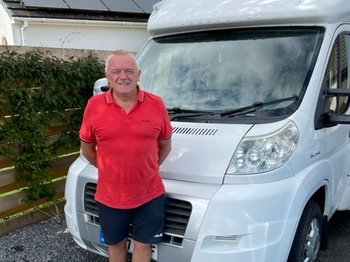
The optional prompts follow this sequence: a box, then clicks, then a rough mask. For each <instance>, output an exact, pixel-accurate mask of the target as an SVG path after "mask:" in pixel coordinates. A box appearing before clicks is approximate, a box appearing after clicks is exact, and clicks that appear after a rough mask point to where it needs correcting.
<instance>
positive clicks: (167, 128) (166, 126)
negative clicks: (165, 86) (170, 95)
mask: <svg viewBox="0 0 350 262" xmlns="http://www.w3.org/2000/svg"><path fill="white" fill-rule="evenodd" d="M160 111H161V114H162V121H163V127H162V130H161V132H160V134H159V139H160V140H166V139H169V138H170V137H171V136H172V134H173V128H172V126H171V122H170V119H169V114H168V110H167V109H166V106H165V104H164V102H163V100H162V99H160Z"/></svg>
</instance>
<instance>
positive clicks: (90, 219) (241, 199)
mask: <svg viewBox="0 0 350 262" xmlns="http://www.w3.org/2000/svg"><path fill="white" fill-rule="evenodd" d="M75 164H76V170H77V171H79V172H78V173H77V172H75V169H74V168H71V170H70V174H69V175H68V180H67V183H69V185H68V186H67V187H66V190H68V192H66V201H67V204H66V207H65V212H66V220H67V226H68V229H69V231H70V232H71V233H72V235H73V237H74V239H75V241H76V242H77V243H78V244H79V245H80V246H81V247H83V248H85V249H87V250H90V251H92V252H95V253H98V254H101V255H104V256H107V248H106V246H104V245H102V244H100V240H99V230H100V226H99V223H98V215H97V213H95V212H94V211H92V210H91V209H89V207H88V204H89V203H90V202H87V200H86V199H87V193H86V188H87V185H89V186H91V185H94V184H95V183H96V180H97V174H96V169H95V168H93V167H92V166H91V165H86V164H84V161H82V160H81V159H80V160H79V159H78V160H77V161H76V163H75ZM82 165H83V167H81V166H82ZM78 167H80V168H78ZM164 183H165V187H166V191H167V194H168V197H169V198H171V199H174V200H176V203H175V204H174V205H175V206H176V210H175V211H174V212H175V213H176V216H178V217H179V218H178V219H177V220H176V221H175V222H174V221H171V222H172V225H171V227H176V226H177V225H179V227H183V224H184V223H185V229H184V230H183V232H182V233H179V234H177V233H176V231H171V232H170V233H169V234H165V236H166V237H165V241H164V242H163V243H161V244H159V245H158V255H157V257H158V261H160V262H178V261H183V262H187V261H191V262H202V261H206V262H210V261H213V262H214V261H215V262H216V261H220V262H225V261H230V262H232V261H245V262H255V261H256V262H264V261H265V262H273V261H276V262H281V261H286V259H287V257H288V253H289V249H290V246H291V243H292V240H293V236H294V232H295V229H296V227H297V223H298V220H299V219H298V218H299V216H300V208H295V207H293V203H295V202H299V203H303V201H300V199H299V200H298V198H302V197H303V195H304V196H305V192H300V190H302V188H303V187H302V186H300V181H298V180H296V179H294V178H293V177H291V178H288V179H284V180H280V181H276V182H269V183H261V184H248V185H237V184H236V185H212V184H199V183H189V182H182V181H175V180H168V179H165V180H164ZM90 200H91V198H90ZM87 203H88V204H87ZM92 204H93V203H92ZM189 206H190V211H189ZM172 211H173V210H172ZM186 212H189V215H188V218H187V220H186V221H184V222H183V221H182V220H183V217H181V216H182V215H183V214H182V213H186ZM170 220H173V217H171V218H170ZM170 220H169V221H170Z"/></svg>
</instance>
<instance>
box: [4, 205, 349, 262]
mask: <svg viewBox="0 0 350 262" xmlns="http://www.w3.org/2000/svg"><path fill="white" fill-rule="evenodd" d="M329 234H330V239H329V248H328V249H327V250H326V251H321V254H320V259H319V262H348V261H350V245H349V243H350V211H346V212H339V213H337V214H336V215H335V216H334V218H333V219H332V220H331V222H330V228H329ZM0 261H1V262H36V261H38V262H66V261H67V262H68V261H69V262H70V261H82V262H107V261H108V260H107V258H105V257H101V256H98V255H96V254H94V253H92V252H87V251H85V250H83V249H82V248H80V247H79V246H78V245H77V244H75V242H74V241H73V239H72V237H71V235H70V234H69V232H68V231H67V227H66V223H65V220H64V216H63V215H62V216H61V223H58V222H57V220H55V219H50V220H47V221H44V222H41V223H38V224H34V225H31V226H28V227H26V228H23V229H20V230H17V231H15V232H12V233H10V234H8V235H5V236H3V237H1V238H0ZM179 262H181V261H179Z"/></svg>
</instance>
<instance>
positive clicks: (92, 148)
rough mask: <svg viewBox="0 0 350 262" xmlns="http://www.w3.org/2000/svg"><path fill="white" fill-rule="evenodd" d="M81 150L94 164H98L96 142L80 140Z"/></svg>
mask: <svg viewBox="0 0 350 262" xmlns="http://www.w3.org/2000/svg"><path fill="white" fill-rule="evenodd" d="M80 152H81V154H82V155H83V156H84V157H85V158H86V159H87V160H88V161H89V162H90V163H91V164H93V165H94V166H97V164H96V143H86V142H84V141H82V140H80Z"/></svg>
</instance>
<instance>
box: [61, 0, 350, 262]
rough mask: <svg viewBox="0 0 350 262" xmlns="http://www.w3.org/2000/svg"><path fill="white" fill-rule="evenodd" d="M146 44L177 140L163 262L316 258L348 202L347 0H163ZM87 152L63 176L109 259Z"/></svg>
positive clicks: (86, 242) (147, 82) (158, 251)
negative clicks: (334, 218) (329, 228)
mask: <svg viewBox="0 0 350 262" xmlns="http://www.w3.org/2000/svg"><path fill="white" fill-rule="evenodd" d="M148 30H149V32H150V34H151V38H150V39H149V41H148V42H147V43H146V45H145V46H144V48H143V49H142V50H141V51H140V53H139V54H138V61H139V64H140V67H141V70H142V79H141V85H142V86H143V87H144V88H145V89H146V90H149V91H151V92H154V93H157V94H159V95H161V96H162V97H163V99H164V101H165V103H166V105H167V108H168V110H169V115H170V118H171V120H172V126H173V149H172V152H171V154H170V155H169V157H168V158H167V160H166V161H165V163H164V164H163V165H162V166H161V175H162V178H163V181H164V183H165V186H166V190H167V195H168V198H169V199H168V202H167V208H166V220H165V232H164V240H163V242H162V243H161V244H159V245H157V246H154V249H153V251H154V252H153V259H154V261H161V262H188V261H192V262H203V261H205V262H210V261H215V262H216V261H220V262H224V261H230V262H231V261H240V262H242V261H244V262H249V261H251V262H274V261H275V262H281V261H297V262H298V261H315V260H316V257H317V255H318V253H319V250H320V248H322V247H326V245H327V242H326V240H327V234H326V231H327V230H326V229H327V223H328V221H329V219H330V218H331V217H332V216H333V214H334V213H335V212H336V211H338V210H348V209H350V173H349V171H350V144H349V140H350V138H349V136H350V125H349V124H350V116H349V114H350V113H349V112H350V111H349V102H350V100H349V96H350V68H349V65H350V5H349V2H348V0H333V1H328V0H272V1H258V0H229V1H227V0H220V1H212V0H187V1H183V0H165V1H161V2H160V3H159V4H157V5H156V6H155V7H154V11H153V13H152V15H151V17H150V19H149V23H148ZM96 181H97V170H96V169H95V168H94V167H93V166H92V165H91V164H89V163H88V162H87V161H86V159H84V158H83V157H82V156H80V157H79V158H78V159H77V160H76V161H75V162H74V163H73V164H72V166H71V168H70V170H69V174H68V177H67V183H66V201H67V202H66V206H65V215H66V221H67V226H68V229H69V231H70V233H71V234H72V235H73V237H74V239H75V241H76V242H77V243H78V244H79V245H80V246H81V247H83V248H85V249H87V250H90V251H93V252H96V253H99V254H101V255H107V251H106V246H105V245H104V244H103V242H101V239H100V226H99V220H98V213H97V208H96V203H95V200H94V192H95V189H96Z"/></svg>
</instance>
